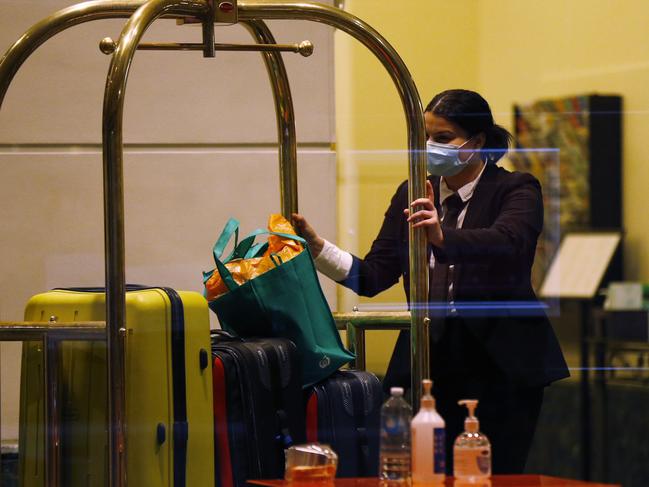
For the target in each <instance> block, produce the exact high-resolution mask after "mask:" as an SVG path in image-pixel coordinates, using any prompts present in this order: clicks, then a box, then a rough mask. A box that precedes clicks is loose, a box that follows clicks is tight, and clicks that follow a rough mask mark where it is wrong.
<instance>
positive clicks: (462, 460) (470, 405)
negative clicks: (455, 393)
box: [453, 399, 491, 482]
mask: <svg viewBox="0 0 649 487" xmlns="http://www.w3.org/2000/svg"><path fill="white" fill-rule="evenodd" d="M458 404H459V405H460V406H466V407H467V409H468V410H469V415H468V416H467V418H466V419H465V420H464V432H463V433H460V435H458V437H457V439H456V440H455V444H454V445H453V475H455V478H456V479H457V480H464V481H468V482H475V481H480V480H485V479H488V478H489V476H490V475H491V444H490V443H489V440H488V439H487V437H486V436H485V435H483V434H482V433H480V431H479V430H480V423H479V422H478V418H476V417H475V414H474V413H475V409H476V407H477V406H478V401H477V400H475V399H464V400H462V401H458Z"/></svg>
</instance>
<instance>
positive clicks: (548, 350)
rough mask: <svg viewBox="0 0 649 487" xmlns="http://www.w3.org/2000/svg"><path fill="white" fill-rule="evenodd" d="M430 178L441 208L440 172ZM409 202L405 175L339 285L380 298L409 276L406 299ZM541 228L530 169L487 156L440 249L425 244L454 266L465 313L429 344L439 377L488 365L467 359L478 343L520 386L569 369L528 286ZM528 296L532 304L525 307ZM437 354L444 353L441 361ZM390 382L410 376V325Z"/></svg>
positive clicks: (390, 372)
mask: <svg viewBox="0 0 649 487" xmlns="http://www.w3.org/2000/svg"><path fill="white" fill-rule="evenodd" d="M430 180H431V182H432V183H433V187H434V188H435V198H436V201H435V204H436V205H437V206H438V207H439V196H438V195H439V178H433V177H431V178H430ZM408 204H409V201H408V187H407V182H404V183H402V184H401V185H400V186H399V188H398V189H397V192H396V193H395V195H394V196H393V197H392V201H391V203H390V206H389V208H388V210H387V211H386V213H385V219H384V220H383V225H382V226H381V230H380V231H379V234H378V236H377V237H376V239H375V240H374V242H373V244H372V247H371V249H370V251H369V253H368V254H367V255H366V256H365V257H364V258H363V259H359V258H358V257H356V256H354V259H353V264H352V268H351V271H350V273H349V275H348V277H347V278H346V279H345V280H344V281H342V282H341V284H343V285H344V286H346V287H348V288H350V289H352V290H354V291H355V292H357V293H358V294H360V295H363V296H374V295H375V294H377V293H379V292H381V291H383V290H385V289H387V288H389V287H391V286H392V285H394V284H396V283H397V282H398V280H399V278H400V277H403V285H404V288H405V292H406V298H407V299H408V300H409V284H410V282H409V281H410V276H409V265H408V225H407V222H406V218H405V216H404V214H403V210H404V208H407V207H408ZM542 228H543V198H542V195H541V186H540V184H539V182H538V181H537V180H536V179H535V178H534V177H533V176H531V175H529V174H526V173H519V172H509V171H507V170H505V169H502V168H500V167H498V166H496V165H492V164H489V165H488V166H487V167H486V168H485V170H484V172H483V174H482V177H481V178H480V181H479V182H478V184H477V186H476V188H475V192H474V194H473V196H472V198H471V200H470V202H469V206H468V208H467V212H466V216H465V219H464V222H463V224H462V228H461V229H445V230H444V242H445V245H444V249H443V250H442V249H439V248H437V247H433V246H430V248H429V252H431V251H432V252H434V254H435V259H436V261H439V262H444V263H449V264H454V265H455V272H454V274H453V275H454V294H455V301H456V303H458V304H459V306H458V309H459V315H458V316H459V318H455V319H454V320H455V321H454V323H453V327H450V326H447V327H446V331H445V334H444V337H443V338H442V340H441V341H440V342H439V343H438V344H433V347H434V348H435V350H434V352H433V353H432V356H433V361H432V370H431V375H432V377H433V379H435V378H439V377H441V376H444V375H448V374H451V375H452V374H453V373H454V372H455V370H454V369H456V368H458V369H460V368H461V369H463V374H465V375H466V374H472V373H473V372H475V373H478V372H479V371H481V370H480V369H481V368H483V367H484V366H485V365H486V364H481V363H479V361H478V362H474V363H471V361H469V362H467V360H466V356H465V355H464V352H465V351H466V350H462V347H469V348H470V347H474V348H472V349H471V353H470V354H469V355H472V356H474V357H475V356H477V355H478V356H480V353H478V354H476V353H473V352H475V350H474V349H475V348H476V347H477V349H479V350H478V352H482V355H481V356H483V357H485V358H486V360H487V361H490V362H491V363H492V364H493V365H494V370H498V371H499V372H500V373H502V374H504V376H505V377H506V380H507V381H508V382H511V383H512V384H516V385H518V386H523V387H528V386H529V387H533V386H540V385H546V384H549V383H550V382H553V381H555V380H559V379H562V378H565V377H568V376H569V375H570V374H569V373H568V369H567V367H566V363H565V360H564V358H563V354H562V353H561V349H560V347H559V343H558V341H557V339H556V336H555V334H554V331H553V329H552V326H551V325H550V323H549V321H548V319H547V317H546V315H545V313H544V312H543V310H542V309H541V308H540V307H539V306H538V301H537V298H536V295H535V294H534V290H533V289H532V285H531V279H530V278H531V269H532V263H533V261H534V254H535V250H536V242H537V239H538V236H539V233H540V232H541V229H542ZM462 303H464V304H465V305H466V304H469V305H470V306H462ZM480 303H483V304H487V305H488V306H486V307H484V306H481V305H480ZM523 303H524V304H525V305H529V306H522V307H521V306H520V305H521V304H523ZM471 304H473V305H471ZM475 305H477V306H475ZM476 308H477V309H476ZM485 308H487V309H485ZM521 308H523V309H522V310H521ZM458 323H459V324H458ZM453 334H454V335H453ZM447 335H449V336H447ZM468 342H471V343H470V344H468ZM436 356H443V357H445V358H444V359H440V360H435V358H436ZM467 364H468V365H467ZM385 383H386V384H385V385H386V387H389V386H393V385H401V386H405V387H408V386H409V384H410V338H409V332H402V333H401V334H400V335H399V339H398V340H397V345H396V346H395V350H394V352H393V355H392V359H391V360H390V365H389V367H388V372H387V374H386V380H385Z"/></svg>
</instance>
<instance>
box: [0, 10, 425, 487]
mask: <svg viewBox="0 0 649 487" xmlns="http://www.w3.org/2000/svg"><path fill="white" fill-rule="evenodd" d="M112 18H125V19H128V20H127V22H126V24H125V26H124V28H123V30H122V33H121V35H120V38H119V39H118V40H117V41H113V40H112V39H108V38H106V39H104V40H102V41H101V42H100V49H101V50H102V52H104V53H105V54H107V55H111V63H110V68H109V72H108V76H107V80H106V87H105V92H104V105H103V130H102V145H103V181H104V194H103V197H104V233H105V236H104V239H105V258H106V264H105V268H106V276H105V280H106V293H107V296H106V323H91V324H88V323H70V324H67V325H66V326H61V325H60V324H59V325H56V326H51V325H50V324H48V323H0V340H3V341H27V340H40V341H42V343H43V347H44V352H45V353H46V358H47V360H46V363H47V367H46V368H47V371H46V380H45V381H44V384H45V385H44V387H45V396H44V397H45V398H46V411H47V413H46V414H47V418H46V428H47V429H46V431H47V432H48V435H47V445H46V469H47V472H46V484H47V485H48V486H53V487H55V486H58V485H59V484H60V424H59V416H58V415H59V411H58V403H57V390H58V387H57V382H56V370H57V363H58V360H57V350H58V343H59V342H60V341H63V340H106V342H107V348H108V367H107V369H108V383H109V384H111V385H112V387H111V388H110V389H109V395H108V399H109V405H108V408H109V421H110V423H109V424H110V427H109V484H110V485H111V486H125V485H126V484H127V478H126V464H125V458H126V455H125V451H126V448H127V446H128V445H126V442H125V437H124V425H125V423H126V422H127V421H128V418H126V417H124V412H125V398H124V382H125V380H126V379H125V377H124V348H123V342H122V339H123V335H124V333H125V330H126V323H125V319H126V316H125V290H126V285H125V257H124V255H125V252H124V183H123V144H122V127H123V109H124V98H125V93H126V86H127V79H128V74H129V69H130V67H131V63H132V60H133V56H134V54H135V51H136V50H137V49H148V50H201V51H203V55H204V56H205V57H214V55H215V51H217V50H253V51H261V52H262V55H263V59H264V62H265V64H266V67H267V70H268V75H269V78H270V83H271V85H272V90H273V95H274V100H275V109H276V115H277V129H278V142H279V163H280V164H279V171H280V194H281V210H282V213H283V214H284V215H285V216H290V214H291V213H293V212H296V211H297V209H298V204H297V143H296V136H295V121H294V113H293V102H292V98H291V92H290V86H289V82H288V77H287V74H286V69H285V67H284V63H283V61H282V57H281V54H280V53H281V51H293V52H299V53H301V54H303V55H309V54H310V52H311V51H312V46H310V44H309V43H308V42H306V43H301V44H299V45H288V46H287V45H278V44H276V42H275V39H274V37H273V34H272V32H271V31H270V29H269V28H268V27H267V25H266V24H265V22H264V21H265V20H275V19H282V20H303V21H313V22H319V23H323V24H327V25H329V26H332V27H334V28H337V29H340V30H342V31H344V32H346V33H347V34H349V35H351V36H352V37H354V38H356V39H357V40H358V41H360V42H361V43H362V44H363V45H364V46H365V47H367V48H368V49H369V50H370V51H371V52H372V53H374V55H376V57H377V58H378V59H379V61H380V62H381V63H382V64H383V66H384V67H385V69H386V70H387V71H388V73H389V74H390V76H391V78H392V80H393V81H394V84H395V87H396V89H397V91H398V93H399V95H400V97H401V100H402V104H403V108H404V113H405V116H406V123H407V127H408V147H409V172H408V197H409V199H410V201H413V200H414V199H416V198H419V197H422V196H424V195H425V194H426V192H425V181H426V163H425V129H424V120H423V109H422V105H421V101H420V98H419V94H418V92H417V89H416V87H415V84H414V82H413V80H412V77H411V75H410V73H409V72H408V69H407V67H406V65H405V64H404V62H403V61H402V59H401V58H400V57H399V55H398V54H397V52H396V51H395V50H394V49H393V48H392V46H390V44H389V43H388V42H387V41H386V40H385V39H384V38H383V37H382V36H381V35H380V34H379V33H378V32H377V31H375V30H374V29H373V28H372V27H371V26H369V25H368V24H367V23H365V22H364V21H362V20H361V19H359V18H357V17H355V16H353V15H351V14H349V13H347V12H345V11H343V10H340V9H338V8H334V7H330V6H327V5H322V4H317V3H312V2H275V1H270V2H268V1H266V2H261V1H258V2H255V1H237V0H228V1H222V0H131V1H125V0H122V1H113V0H91V1H87V2H84V3H79V4H77V5H73V6H71V7H68V8H65V9H63V10H60V11H58V12H56V13H54V14H53V15H51V16H50V17H48V18H46V19H44V20H42V21H41V22H39V23H37V24H35V25H34V26H33V27H32V28H31V29H29V30H28V31H27V32H26V33H25V34H24V35H23V36H22V37H21V38H20V39H18V40H17V41H16V42H15V43H14V44H13V46H11V47H10V49H9V50H8V51H7V52H6V54H5V55H4V57H3V58H2V60H1V61H0V107H1V104H2V101H3V100H4V96H5V94H6V92H7V89H8V88H9V86H10V84H11V81H12V80H13V78H14V76H15V74H16V73H17V71H18V70H19V69H20V67H21V66H22V64H23V63H24V62H25V60H26V59H27V58H28V57H29V56H30V55H31V54H32V53H33V52H34V51H35V50H36V49H38V47H39V46H41V45H42V44H43V43H45V42H46V41H47V40H48V39H50V38H51V37H53V36H54V35H55V34H57V33H59V32H61V31H64V30H66V29H69V28H71V27H74V26H76V25H79V24H82V23H85V22H91V21H94V20H100V19H112ZM160 18H166V19H169V18H171V19H176V21H177V23H179V24H183V23H200V24H201V25H202V42H201V43H197V44H179V43H176V44H172V43H166V44H162V43H157V44H145V43H141V39H142V37H143V35H144V33H145V32H146V31H147V29H148V28H149V27H150V26H151V25H152V24H153V23H154V21H155V20H157V19H160ZM215 23H216V24H218V23H225V24H233V23H241V24H242V25H243V26H245V27H246V29H247V30H248V31H249V32H250V34H251V36H252V37H253V39H254V40H255V44H252V45H231V44H218V43H215V32H214V26H215ZM409 265H410V289H411V298H412V302H413V303H424V302H426V301H427V297H428V265H427V262H426V244H425V235H424V233H423V231H422V230H416V231H415V230H414V229H413V228H412V227H411V228H410V262H409ZM337 322H338V323H339V325H340V324H344V325H345V326H346V327H347V329H349V330H350V331H351V332H352V333H350V335H353V336H352V337H351V338H352V339H353V340H354V344H355V346H354V348H355V349H356V351H357V353H358V356H359V359H358V362H357V364H356V365H357V366H358V367H360V368H363V367H364V338H363V337H364V330H365V329H372V328H373V329H377V328H381V329H393V328H395V327H396V328H403V329H410V330H411V337H412V338H411V340H412V357H411V366H412V386H413V387H412V391H413V403H414V404H418V403H419V395H420V391H419V384H420V383H421V380H422V379H423V378H425V377H426V375H427V373H428V363H429V356H428V355H429V350H428V328H427V327H428V318H427V317H426V310H425V307H423V306H413V308H412V312H411V313H405V314H403V313H400V314H389V313H388V314H385V313H383V314H381V313H379V314H377V313H369V314H368V313H357V312H355V313H352V314H351V315H346V314H342V315H338V316H337ZM354 337H355V338H354Z"/></svg>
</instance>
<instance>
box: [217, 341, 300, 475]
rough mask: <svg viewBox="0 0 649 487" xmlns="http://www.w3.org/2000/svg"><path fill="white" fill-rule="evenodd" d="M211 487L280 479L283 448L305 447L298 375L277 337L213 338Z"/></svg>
mask: <svg viewBox="0 0 649 487" xmlns="http://www.w3.org/2000/svg"><path fill="white" fill-rule="evenodd" d="M212 358H213V361H212V371H213V386H214V440H215V457H216V458H215V465H216V479H217V481H216V485H217V486H218V487H244V486H245V485H246V480H251V479H262V478H266V479H273V478H282V477H283V476H284V449H285V448H288V447H289V446H291V445H292V444H299V443H304V441H305V430H304V424H305V423H304V407H303V402H302V398H303V396H302V387H301V383H300V379H301V370H300V367H299V363H298V355H297V350H296V348H295V345H294V344H293V342H291V341H290V340H285V339H281V338H266V339H250V340H249V339H246V340H245V341H244V340H241V339H239V338H235V337H233V336H231V335H229V334H227V333H225V332H215V333H213V334H212Z"/></svg>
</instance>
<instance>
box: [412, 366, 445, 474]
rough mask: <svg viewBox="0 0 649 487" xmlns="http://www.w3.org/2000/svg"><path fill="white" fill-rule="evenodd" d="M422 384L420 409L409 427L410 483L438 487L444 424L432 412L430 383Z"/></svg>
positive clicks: (443, 460) (433, 399) (432, 400)
mask: <svg viewBox="0 0 649 487" xmlns="http://www.w3.org/2000/svg"><path fill="white" fill-rule="evenodd" d="M422 384H423V387H424V394H423V396H422V397H421V407H420V409H419V412H418V413H417V415H416V416H415V417H414V419H413V420H412V426H411V436H412V449H411V450H412V483H413V485H414V486H432V485H440V484H443V483H444V478H445V476H446V441H445V426H446V424H445V423H444V420H443V419H442V417H441V416H440V415H439V413H438V412H437V411H436V410H435V398H434V397H433V396H432V395H431V393H430V391H431V388H432V386H433V383H432V382H431V381H430V380H427V379H426V380H424V381H422Z"/></svg>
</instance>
